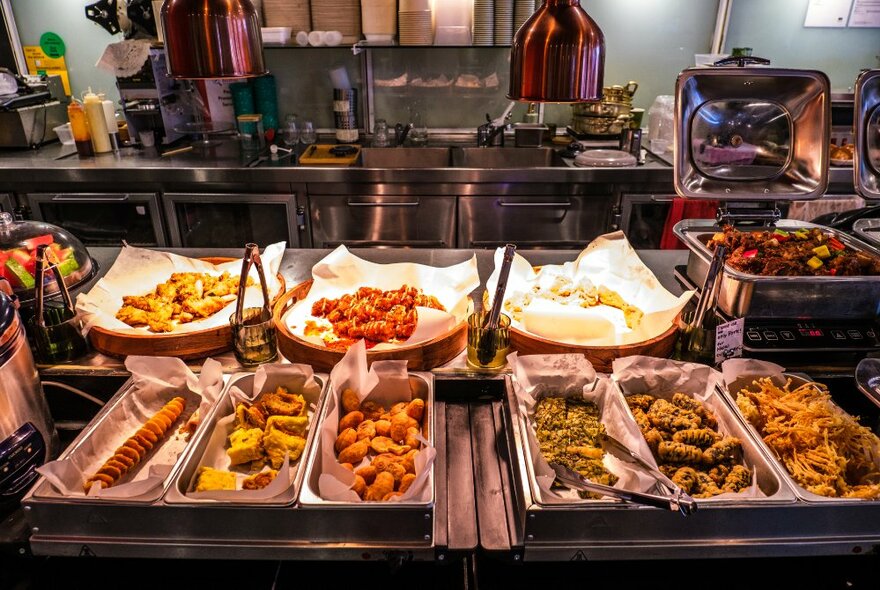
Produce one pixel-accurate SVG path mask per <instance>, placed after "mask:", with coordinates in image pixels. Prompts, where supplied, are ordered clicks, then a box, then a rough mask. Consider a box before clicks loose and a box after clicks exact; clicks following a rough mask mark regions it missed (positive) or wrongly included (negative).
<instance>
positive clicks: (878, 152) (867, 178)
mask: <svg viewBox="0 0 880 590" xmlns="http://www.w3.org/2000/svg"><path fill="white" fill-rule="evenodd" d="M855 117H856V118H855V126H856V128H855V135H856V137H855V139H856V151H855V157H854V159H853V166H854V167H855V183H856V190H857V191H858V193H859V194H860V195H862V196H863V197H865V198H866V199H880V70H867V71H865V72H862V73H861V75H860V76H859V78H858V80H856V91H855Z"/></svg>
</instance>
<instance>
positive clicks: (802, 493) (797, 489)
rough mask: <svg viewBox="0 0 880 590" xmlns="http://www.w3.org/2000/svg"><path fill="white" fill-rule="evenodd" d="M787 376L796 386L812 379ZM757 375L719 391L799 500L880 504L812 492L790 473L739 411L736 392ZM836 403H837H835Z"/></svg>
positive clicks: (736, 381)
mask: <svg viewBox="0 0 880 590" xmlns="http://www.w3.org/2000/svg"><path fill="white" fill-rule="evenodd" d="M785 377H786V378H788V379H791V380H792V383H793V384H794V386H796V387H797V386H800V385H803V384H804V383H809V382H810V380H809V379H808V378H806V377H803V376H800V375H793V374H791V373H785ZM754 379H755V377H754V376H750V377H740V378H738V379H736V380H735V381H734V382H733V383H731V384H729V385H728V386H727V387H726V388H725V387H721V386H719V391H720V392H721V393H722V395H723V396H724V399H725V402H726V403H727V404H728V406H730V408H731V410H732V411H733V412H734V414H735V415H736V418H737V420H738V421H739V422H740V424H742V426H743V428H744V429H745V430H746V431H748V433H749V435H750V437H751V438H753V439H754V440H755V441H756V444H757V445H758V447H759V448H760V450H761V453H762V454H763V455H764V456H765V457H766V458H767V460H768V461H771V462H772V463H773V464H774V465H775V466H776V469H777V471H779V473H780V474H782V475H783V477H785V479H786V480H787V481H788V482H789V484H790V485H791V488H792V489H793V490H794V493H795V495H796V496H797V498H798V499H799V500H802V501H804V502H810V503H818V504H862V503H873V504H877V505H880V501H876V500H869V499H864V498H829V497H827V496H820V495H819V494H814V493H812V492H808V491H807V490H806V489H805V488H803V487H802V486H801V485H800V484H799V483H798V482H796V481H795V480H794V478H793V477H791V475H790V474H789V473H788V470H787V469H786V468H785V465H783V464H782V462H781V461H780V460H779V459H777V458H776V455H775V454H774V453H773V451H772V450H771V449H770V447H768V446H767V445H766V444H765V443H764V440H763V438H762V437H761V435H760V433H759V432H758V431H757V429H756V428H755V427H754V426H752V424H751V423H750V422H749V421H748V420H746V419H745V418H744V417H743V415H742V413H741V412H740V411H739V409H738V407H737V405H736V397H735V396H736V393H737V392H739V391H740V390H741V389H744V388H746V387H748V386H749V385H751V383H752V381H754ZM835 405H836V404H835Z"/></svg>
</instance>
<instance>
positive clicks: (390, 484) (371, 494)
mask: <svg viewBox="0 0 880 590" xmlns="http://www.w3.org/2000/svg"><path fill="white" fill-rule="evenodd" d="M393 491H394V476H393V475H391V474H390V473H388V472H387V471H382V472H380V473H379V474H378V475H376V481H374V482H373V484H372V485H370V486H369V487H367V491H366V492H365V493H364V500H365V501H367V502H381V501H382V499H383V498H384V497H385V496H386V495H388V494H389V493H391V492H393Z"/></svg>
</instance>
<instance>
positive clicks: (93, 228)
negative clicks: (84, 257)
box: [25, 192, 168, 246]
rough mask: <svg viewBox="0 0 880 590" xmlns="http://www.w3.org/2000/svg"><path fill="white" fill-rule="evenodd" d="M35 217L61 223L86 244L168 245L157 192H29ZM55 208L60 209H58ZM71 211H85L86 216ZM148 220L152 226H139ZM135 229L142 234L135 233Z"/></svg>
mask: <svg viewBox="0 0 880 590" xmlns="http://www.w3.org/2000/svg"><path fill="white" fill-rule="evenodd" d="M25 197H26V199H27V203H28V207H29V208H30V210H31V214H32V215H33V217H34V219H39V220H40V221H46V222H48V223H53V224H55V225H60V226H61V227H63V228H64V229H66V230H68V231H70V232H71V233H72V234H74V235H75V236H76V237H77V238H79V239H80V241H82V242H83V244H85V245H86V246H107V245H113V246H118V245H121V244H122V240H125V241H126V242H128V243H129V244H131V245H132V246H167V245H168V244H167V242H166V240H165V229H164V225H163V223H162V211H161V208H160V206H159V198H158V196H157V195H156V193H126V192H121V193H29V194H27V195H25ZM53 208H57V209H58V211H57V212H54V211H53ZM71 212H76V213H79V212H82V218H79V217H74V216H73V215H71V214H70V213H71ZM143 224H148V226H149V227H148V228H146V227H145V228H143V229H139V228H140V226H141V225H143ZM133 229H135V230H138V231H140V232H141V235H132V234H131V231H132V230H133Z"/></svg>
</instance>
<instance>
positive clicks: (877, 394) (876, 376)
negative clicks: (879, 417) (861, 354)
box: [855, 357, 880, 407]
mask: <svg viewBox="0 0 880 590" xmlns="http://www.w3.org/2000/svg"><path fill="white" fill-rule="evenodd" d="M855 377H856V386H857V387H858V388H859V391H861V392H862V393H863V394H864V395H865V397H867V398H868V399H869V400H871V402H873V403H874V405H876V406H878V407H880V359H876V358H872V357H868V358H863V359H862V360H860V361H859V364H858V365H857V366H856V375H855Z"/></svg>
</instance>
